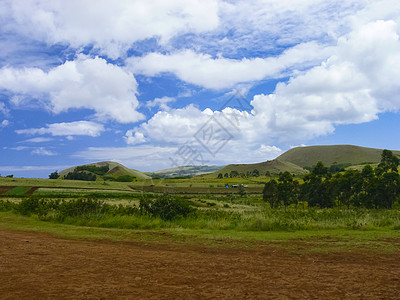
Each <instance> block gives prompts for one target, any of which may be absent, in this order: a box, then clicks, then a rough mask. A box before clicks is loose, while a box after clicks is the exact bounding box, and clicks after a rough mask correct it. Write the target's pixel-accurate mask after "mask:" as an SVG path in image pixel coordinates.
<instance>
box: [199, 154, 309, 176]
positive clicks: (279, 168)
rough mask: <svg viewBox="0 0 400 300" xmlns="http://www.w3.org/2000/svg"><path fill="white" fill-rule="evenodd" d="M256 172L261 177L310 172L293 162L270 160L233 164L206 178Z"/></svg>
mask: <svg viewBox="0 0 400 300" xmlns="http://www.w3.org/2000/svg"><path fill="white" fill-rule="evenodd" d="M254 170H258V172H259V174H260V176H264V175H265V173H267V171H268V172H270V173H271V174H272V175H274V174H275V175H276V174H279V173H280V172H285V171H289V172H290V173H292V174H296V175H300V174H305V173H308V171H306V170H304V169H303V168H301V167H299V166H296V165H295V164H293V163H291V162H286V161H281V160H279V159H274V160H269V161H265V162H261V163H256V164H231V165H227V166H226V167H224V168H222V169H221V170H219V171H217V172H214V173H212V174H209V175H206V176H205V177H212V178H216V177H217V176H218V174H219V173H221V174H222V175H225V173H228V175H229V174H230V172H232V171H236V172H238V173H239V174H240V173H244V174H247V172H253V171H254Z"/></svg>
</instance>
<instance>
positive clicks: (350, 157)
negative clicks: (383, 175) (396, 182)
mask: <svg viewBox="0 0 400 300" xmlns="http://www.w3.org/2000/svg"><path fill="white" fill-rule="evenodd" d="M393 153H394V154H395V155H397V156H399V157H400V151H393ZM381 154H382V149H375V148H365V147H359V146H352V145H332V146H308V147H297V148H293V149H290V150H288V151H286V152H285V153H283V154H282V155H280V156H279V157H278V158H277V159H278V160H281V161H284V162H290V163H293V164H295V165H298V166H300V167H302V168H304V167H312V166H314V165H315V164H316V163H317V162H318V161H322V163H323V164H324V165H325V166H330V165H332V164H346V163H347V164H352V165H359V164H364V163H371V164H372V163H378V162H380V160H381Z"/></svg>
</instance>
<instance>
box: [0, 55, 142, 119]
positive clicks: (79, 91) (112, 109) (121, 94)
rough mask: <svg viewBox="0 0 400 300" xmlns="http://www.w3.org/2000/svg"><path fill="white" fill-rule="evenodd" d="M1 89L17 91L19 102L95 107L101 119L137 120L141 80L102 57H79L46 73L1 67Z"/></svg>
mask: <svg viewBox="0 0 400 300" xmlns="http://www.w3.org/2000/svg"><path fill="white" fill-rule="evenodd" d="M0 89H4V90H9V91H11V92H13V93H16V94H17V97H14V100H13V101H14V104H15V105H17V106H18V105H19V106H21V105H23V104H25V102H26V101H33V100H32V98H36V101H39V102H40V103H42V105H45V106H46V107H47V108H48V109H49V110H51V111H52V112H54V113H56V114H58V113H61V112H65V111H68V110H69V109H73V108H77V109H82V108H86V109H92V110H94V111H95V112H96V114H95V116H96V117H97V118H98V119H101V120H103V119H113V120H116V121H117V122H120V123H130V122H137V121H139V120H142V119H144V116H143V115H142V114H141V113H139V112H137V111H136V108H137V107H138V105H139V103H138V100H137V98H136V93H137V82H136V80H135V78H134V77H133V75H132V74H131V73H129V72H127V71H124V70H123V69H121V68H120V67H118V66H115V65H113V64H110V63H107V61H106V60H104V59H101V58H98V57H97V58H93V59H91V58H87V57H85V56H79V57H78V59H77V60H75V61H67V62H65V63H64V64H62V65H60V66H57V67H55V68H53V69H51V70H50V71H48V72H44V71H43V70H41V69H38V68H24V69H14V68H8V67H3V68H2V69H0Z"/></svg>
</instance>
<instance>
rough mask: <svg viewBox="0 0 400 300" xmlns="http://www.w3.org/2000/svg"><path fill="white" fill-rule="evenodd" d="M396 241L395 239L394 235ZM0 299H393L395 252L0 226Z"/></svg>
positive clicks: (399, 283)
mask: <svg viewBox="0 0 400 300" xmlns="http://www.w3.org/2000/svg"><path fill="white" fill-rule="evenodd" d="M393 242H394V243H399V242H400V241H397V240H395V241H393ZM0 298H1V299H68V298H69V299H115V298H124V299H127V298H129V299H293V298H296V299H298V298H307V299H310V298H311V299H338V298H340V299H399V298H400V260H399V253H396V254H379V253H373V252H361V253H355V252H345V253H329V254H311V253H310V252H309V253H308V254H305V255H299V254H290V253H289V252H287V251H285V250H283V249H282V250H279V248H276V247H272V246H268V243H267V244H263V246H262V247H255V248H252V249H243V248H232V247H228V246H227V245H225V246H219V247H205V246H196V245H186V244H185V245H182V244H176V243H175V244H174V243H169V244H158V243H153V242H149V243H146V242H129V243H126V242H110V241H103V240H101V241H87V240H66V239H61V238H57V237H54V236H53V235H50V234H46V233H37V232H22V231H11V230H6V229H0Z"/></svg>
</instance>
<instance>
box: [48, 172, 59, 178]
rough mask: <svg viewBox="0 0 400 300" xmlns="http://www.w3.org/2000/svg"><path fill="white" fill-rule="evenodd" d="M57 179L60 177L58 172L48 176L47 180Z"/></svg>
mask: <svg viewBox="0 0 400 300" xmlns="http://www.w3.org/2000/svg"><path fill="white" fill-rule="evenodd" d="M58 177H60V175H59V174H58V171H55V172H53V173H51V174H50V175H49V179H57V178H58Z"/></svg>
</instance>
